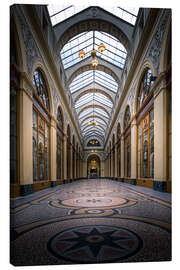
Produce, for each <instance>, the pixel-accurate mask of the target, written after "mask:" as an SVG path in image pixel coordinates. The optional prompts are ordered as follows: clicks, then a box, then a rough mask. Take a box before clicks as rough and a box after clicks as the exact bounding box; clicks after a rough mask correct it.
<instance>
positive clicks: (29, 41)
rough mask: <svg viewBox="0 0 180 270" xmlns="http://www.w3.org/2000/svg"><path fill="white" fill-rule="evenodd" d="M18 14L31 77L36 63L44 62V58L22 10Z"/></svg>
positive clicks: (18, 10)
mask: <svg viewBox="0 0 180 270" xmlns="http://www.w3.org/2000/svg"><path fill="white" fill-rule="evenodd" d="M17 14H18V19H19V22H20V26H21V30H22V35H23V40H24V44H25V53H26V58H27V68H28V73H29V75H30V76H31V74H32V68H33V65H34V63H35V62H36V61H42V57H41V54H40V52H39V49H38V47H37V45H36V42H35V40H34V38H33V36H32V34H31V32H30V30H29V27H28V25H27V22H26V19H25V17H24V14H23V12H22V11H21V10H20V8H18V9H17Z"/></svg>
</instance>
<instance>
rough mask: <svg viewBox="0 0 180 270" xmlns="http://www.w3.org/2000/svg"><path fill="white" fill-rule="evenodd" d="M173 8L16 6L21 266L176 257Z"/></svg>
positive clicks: (14, 193)
mask: <svg viewBox="0 0 180 270" xmlns="http://www.w3.org/2000/svg"><path fill="white" fill-rule="evenodd" d="M66 4H67V3H66ZM171 13H172V12H171V9H169V8H145V7H142V8H133V7H132V8H124V7H119V6H114V7H105V6H82V7H81V8H80V7H78V6H75V5H69V6H68V5H67V6H56V5H53V4H52V5H51V4H48V5H39V4H38V5H36V4H31V5H28V4H14V5H12V6H11V7H10V91H9V96H10V201H11V209H10V210H11V214H10V216H11V223H10V231H11V254H10V257H11V263H12V264H13V265H19V266H22V265H27V266H28V265H51V264H52V265H55V264H57V265H61V264H79V263H87V264H91V263H105V262H144V261H169V260H171V188H172V145H171V144H172V142H171V140H172V104H171V103H172V102H171V101H172V87H171V83H172V80H171V68H172V58H171V16H172V14H171ZM5 180H6V179H5Z"/></svg>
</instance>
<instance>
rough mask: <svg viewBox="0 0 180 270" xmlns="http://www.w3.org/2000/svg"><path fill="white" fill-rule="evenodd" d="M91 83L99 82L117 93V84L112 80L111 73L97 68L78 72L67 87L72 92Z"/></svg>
mask: <svg viewBox="0 0 180 270" xmlns="http://www.w3.org/2000/svg"><path fill="white" fill-rule="evenodd" d="M91 83H93V84H95V83H97V84H100V85H102V86H103V87H105V88H107V89H108V90H110V91H112V92H114V93H117V90H118V84H117V82H116V81H115V80H114V78H113V77H112V76H111V75H109V74H107V73H105V72H104V71H99V70H88V71H85V72H83V73H81V74H79V75H78V76H77V77H75V78H74V80H73V81H72V82H71V84H70V85H69V89H70V91H71V93H72V94H73V93H75V92H77V91H78V90H80V89H82V88H84V87H85V86H87V85H90V84H91ZM93 88H95V87H93Z"/></svg>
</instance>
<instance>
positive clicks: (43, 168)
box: [33, 69, 50, 181]
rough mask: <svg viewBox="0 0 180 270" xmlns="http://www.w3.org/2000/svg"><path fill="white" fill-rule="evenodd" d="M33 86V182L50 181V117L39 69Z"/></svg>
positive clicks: (44, 86)
mask: <svg viewBox="0 0 180 270" xmlns="http://www.w3.org/2000/svg"><path fill="white" fill-rule="evenodd" d="M33 84H34V86H35V93H34V96H33V180H34V181H40V180H48V179H49V126H50V115H49V112H48V111H49V99H48V93H47V87H46V84H45V80H44V78H43V76H42V73H41V72H40V70H39V69H37V70H35V72H34V79H33ZM47 110H48V111H47Z"/></svg>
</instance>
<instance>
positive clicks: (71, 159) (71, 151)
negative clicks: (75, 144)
mask: <svg viewBox="0 0 180 270" xmlns="http://www.w3.org/2000/svg"><path fill="white" fill-rule="evenodd" d="M71 143H72V142H71ZM72 155H73V148H72V144H71V145H70V181H72V177H73V173H72V170H73V166H72V162H73V158H72Z"/></svg>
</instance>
